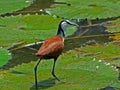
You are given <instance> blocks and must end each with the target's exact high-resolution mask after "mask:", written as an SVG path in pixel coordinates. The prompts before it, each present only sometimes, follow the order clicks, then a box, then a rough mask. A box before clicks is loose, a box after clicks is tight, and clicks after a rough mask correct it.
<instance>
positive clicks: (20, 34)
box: [0, 0, 120, 90]
mask: <svg viewBox="0 0 120 90" xmlns="http://www.w3.org/2000/svg"><path fill="white" fill-rule="evenodd" d="M29 1H30V2H29ZM31 2H32V0H13V1H12V0H7V1H6V0H1V1H0V14H4V13H8V12H13V11H16V10H20V9H22V8H24V7H27V6H29V5H30V4H31ZM57 2H66V3H67V4H68V6H67V4H54V5H53V7H52V8H49V9H46V10H48V11H50V13H51V16H50V15H37V14H35V15H29V14H28V15H18V16H9V17H0V47H1V46H2V47H4V48H0V66H2V65H4V64H5V63H7V61H8V60H9V59H10V58H11V54H10V53H9V52H8V50H6V48H8V47H10V46H11V45H16V44H20V43H23V44H27V43H33V42H36V41H39V40H45V39H47V38H49V37H51V36H53V35H55V34H56V32H57V28H58V24H59V22H60V20H62V18H56V17H52V16H53V15H56V16H60V17H64V18H69V19H71V18H80V19H85V18H89V19H95V18H102V19H103V18H107V17H118V16H120V12H119V11H120V5H119V4H120V1H119V0H57ZM69 5H71V6H69ZM106 28H107V31H108V32H112V33H115V35H114V36H110V38H112V39H113V40H114V41H113V42H110V43H109V44H107V45H105V46H103V45H99V44H96V45H93V46H85V47H81V48H78V49H75V50H70V51H68V52H66V53H63V54H62V55H61V56H60V57H59V59H58V61H57V64H56V69H55V71H56V75H57V76H58V77H59V78H60V80H61V82H58V81H56V80H54V79H53V77H52V75H51V69H52V65H53V61H52V60H48V61H42V62H41V63H40V65H39V68H38V79H39V80H38V81H39V86H40V88H42V89H43V88H44V89H48V90H97V89H100V88H103V87H106V86H113V87H115V88H118V90H119V89H120V81H118V79H117V78H118V71H117V70H116V68H115V67H114V66H119V67H120V33H116V32H120V18H119V19H117V20H113V21H110V24H108V25H106ZM74 29H75V28H73V27H72V28H69V30H68V31H67V35H69V34H71V33H73V30H74ZM79 39H80V38H79ZM73 40H74V39H73ZM26 53H27V52H26ZM36 63H37V61H32V62H30V63H23V64H21V65H18V66H15V67H14V68H11V69H10V70H2V69H0V89H1V90H30V89H31V90H34V89H32V88H33V87H34V66H35V64H36Z"/></svg>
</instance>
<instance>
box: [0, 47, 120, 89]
mask: <svg viewBox="0 0 120 90" xmlns="http://www.w3.org/2000/svg"><path fill="white" fill-rule="evenodd" d="M91 47H92V46H91ZM80 50H81V48H80V49H78V50H77V51H69V53H65V54H63V55H62V56H61V57H60V58H59V59H58V61H57V64H56V69H55V70H56V74H57V76H58V77H59V78H60V79H61V82H58V81H54V80H53V81H52V80H50V78H53V77H52V75H51V69H52V64H53V61H52V60H49V61H42V62H41V63H40V65H39V68H38V79H39V82H41V84H40V85H41V87H43V88H45V86H44V84H47V83H51V84H47V85H48V87H46V88H48V90H57V89H60V88H62V89H63V90H66V89H69V90H73V89H75V90H86V89H90V90H96V89H99V88H102V87H106V86H108V85H114V83H116V84H119V82H118V81H117V72H116V69H115V68H114V67H111V65H108V66H107V65H105V64H104V62H98V59H96V60H95V57H94V56H87V57H86V56H85V54H82V53H81V51H80ZM35 64H36V62H31V63H28V64H22V65H19V66H16V67H15V68H12V69H11V70H9V71H1V72H0V73H1V74H0V75H1V76H2V78H1V79H0V80H1V82H0V87H1V88H2V89H3V90H12V89H13V88H15V89H17V90H21V89H22V90H29V89H30V88H31V87H32V86H33V85H34V72H33V70H34V66H35ZM97 67H98V68H97ZM44 80H48V81H46V82H42V81H44ZM62 82H64V83H62ZM5 83H6V84H7V86H6V84H5ZM42 85H43V86H42ZM119 88H120V86H119Z"/></svg>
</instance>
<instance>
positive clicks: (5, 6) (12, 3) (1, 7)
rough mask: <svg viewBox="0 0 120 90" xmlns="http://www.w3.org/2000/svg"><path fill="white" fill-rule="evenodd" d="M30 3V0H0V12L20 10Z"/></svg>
mask: <svg viewBox="0 0 120 90" xmlns="http://www.w3.org/2000/svg"><path fill="white" fill-rule="evenodd" d="M31 3H32V0H0V14H4V13H10V12H13V11H17V10H20V9H22V8H24V7H27V6H29V5H30V4H31Z"/></svg>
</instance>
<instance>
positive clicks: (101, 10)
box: [47, 0, 120, 19]
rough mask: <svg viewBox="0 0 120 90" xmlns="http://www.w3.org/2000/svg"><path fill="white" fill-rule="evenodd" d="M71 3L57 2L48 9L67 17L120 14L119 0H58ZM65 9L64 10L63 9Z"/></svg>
mask: <svg viewBox="0 0 120 90" xmlns="http://www.w3.org/2000/svg"><path fill="white" fill-rule="evenodd" d="M57 2H65V3H67V4H71V5H70V6H68V5H67V4H55V5H54V6H53V8H50V9H47V10H48V11H50V12H51V14H52V15H57V16H60V17H65V18H81V19H85V18H89V19H95V18H97V17H98V18H107V17H117V16H120V12H119V11H120V5H119V4H120V1H119V0H57ZM62 10H64V11H62Z"/></svg>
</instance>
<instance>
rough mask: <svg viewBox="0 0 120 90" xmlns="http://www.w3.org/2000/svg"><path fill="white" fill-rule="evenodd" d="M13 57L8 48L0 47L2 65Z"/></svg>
mask: <svg viewBox="0 0 120 90" xmlns="http://www.w3.org/2000/svg"><path fill="white" fill-rule="evenodd" d="M10 58H11V53H10V52H8V51H7V50H6V49H3V48H0V66H3V65H4V64H6V63H7V62H8V60H9V59H10Z"/></svg>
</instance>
